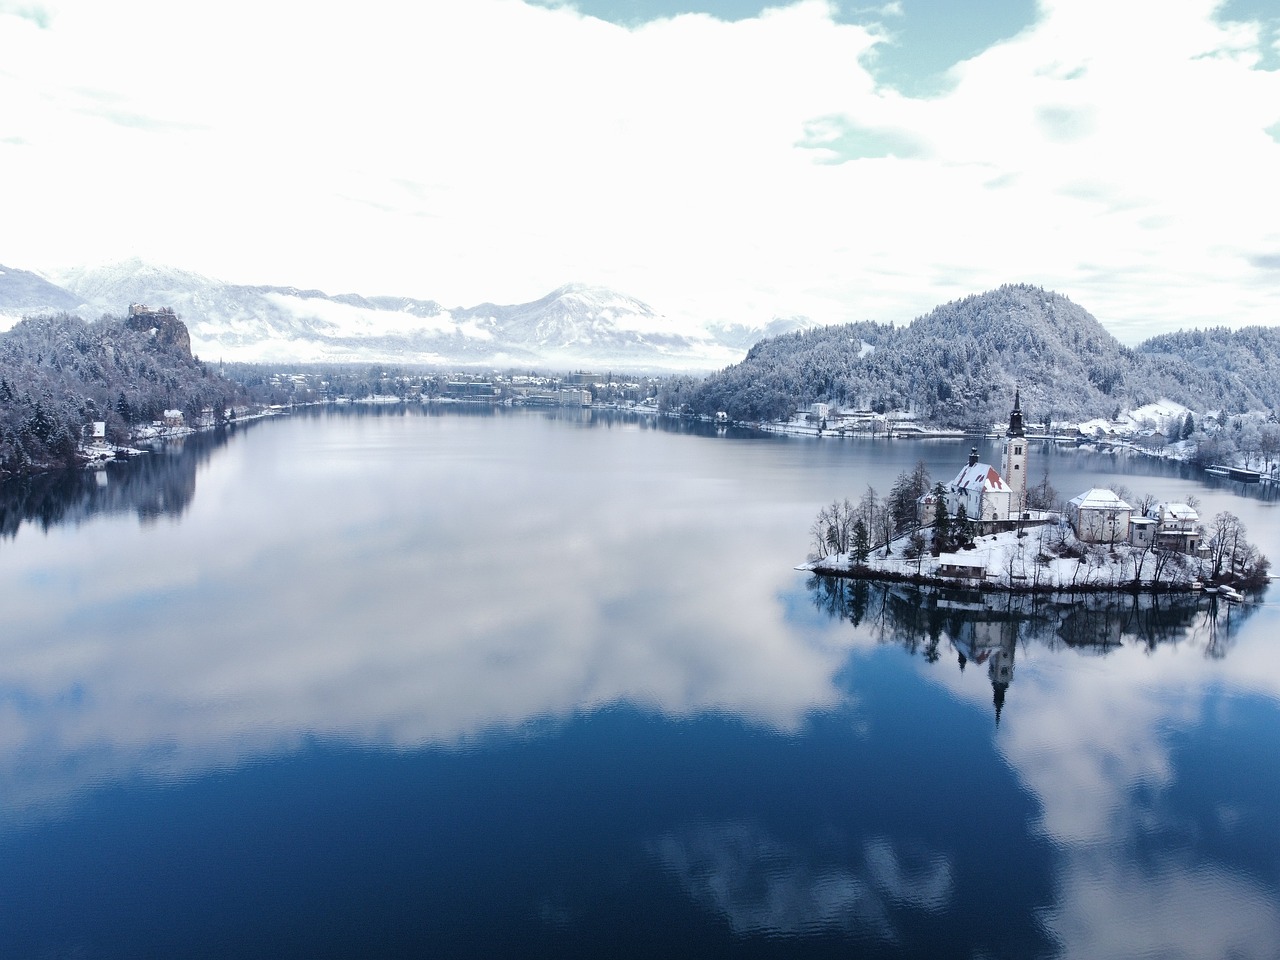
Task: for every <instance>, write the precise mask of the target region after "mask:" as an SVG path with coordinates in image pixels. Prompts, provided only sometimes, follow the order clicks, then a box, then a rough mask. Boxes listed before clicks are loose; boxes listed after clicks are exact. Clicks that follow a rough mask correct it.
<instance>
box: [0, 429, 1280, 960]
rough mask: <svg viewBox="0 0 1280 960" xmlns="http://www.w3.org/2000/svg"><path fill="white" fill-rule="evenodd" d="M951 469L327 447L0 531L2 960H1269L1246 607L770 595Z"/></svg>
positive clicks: (217, 439) (631, 449) (340, 437)
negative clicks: (879, 513)
mask: <svg viewBox="0 0 1280 960" xmlns="http://www.w3.org/2000/svg"><path fill="white" fill-rule="evenodd" d="M970 443H971V442H970V441H959V440H957V441H884V440H879V441H873V440H861V441H835V440H815V439H812V438H787V437H776V436H758V435H751V434H746V433H739V432H736V431H733V430H727V431H725V430H722V431H720V432H717V431H716V430H715V429H714V428H713V427H710V426H709V425H702V424H687V423H679V422H671V421H656V422H655V421H653V420H648V419H643V418H634V417H627V416H624V415H620V414H609V413H604V412H595V413H594V414H593V413H592V412H590V411H549V412H524V411H510V410H501V409H498V410H493V409H465V408H449V409H430V410H425V411H423V410H419V409H417V408H414V409H408V410H406V409H404V408H400V407H387V408H369V409H350V408H346V409H333V410H315V411H309V412H306V413H300V414H296V415H294V416H290V417H281V418H277V419H275V420H271V421H268V422H262V423H257V424H252V425H249V426H247V427H244V426H242V427H240V428H237V429H236V430H234V431H232V432H230V433H228V434H226V435H225V436H212V435H200V436H195V437H191V438H188V440H187V441H186V442H185V443H183V444H179V445H176V446H174V447H171V448H169V449H167V450H166V451H164V452H158V453H154V454H151V455H148V456H147V457H144V458H141V460H140V461H139V462H136V463H134V464H130V465H127V466H121V467H112V468H110V469H108V470H105V471H101V472H100V473H98V474H94V473H92V472H88V473H86V474H84V475H83V476H82V475H75V476H72V477H62V478H45V479H42V480H38V481H33V482H31V483H28V484H23V485H15V484H12V483H11V484H8V485H7V486H5V487H4V488H0V597H3V599H4V613H3V623H4V625H3V629H2V630H0V897H2V899H0V903H2V904H3V908H2V909H0V956H4V957H6V958H28V957H29V958H48V957H77V958H100V957H101V958H117V957H118V958H125V957H128V958H138V957H165V958H175V957H232V956H234V957H237V958H244V957H263V958H267V957H270V958H294V957H296V958H319V957H334V958H339V957H341V958H349V957H370V958H374V957H376V958H394V957H420V956H433V957H436V956H438V957H477V958H478V957H486V958H492V957H611V958H613V957H663V958H672V957H690V958H692V957H698V958H704V957H784V956H797V955H803V956H806V957H837V956H839V957H850V956H857V957H886V958H889V957H893V958H948V957H956V958H1005V957H1007V958H1029V957H1046V958H1048V957H1055V958H1056V957H1061V958H1077V957H1078V958H1107V957H1151V958H1157V957H1159V958H1167V957H1187V958H1220V957H1226V956H1232V957H1259V958H1261V957H1271V958H1274V957H1276V956H1277V954H1278V952H1280V947H1278V946H1277V945H1280V825H1278V824H1277V821H1276V816H1275V813H1276V810H1277V809H1280V777H1278V776H1277V773H1276V757H1277V756H1278V755H1280V655H1278V654H1280V647H1278V646H1277V644H1278V643H1280V639H1278V638H1280V629H1278V628H1280V607H1277V604H1276V591H1275V589H1274V588H1272V589H1271V590H1270V591H1269V592H1268V593H1267V594H1264V595H1263V596H1262V597H1261V598H1254V601H1253V602H1251V603H1247V604H1243V605H1238V606H1236V605H1226V604H1222V605H1218V604H1217V603H1216V602H1214V601H1211V600H1209V599H1207V598H1205V599H1199V598H1188V597H1161V598H1159V599H1158V600H1152V599H1151V598H1141V599H1137V600H1135V599H1134V598H1133V597H1113V596H1096V597H1090V598H1088V601H1087V602H1086V601H1084V600H1081V601H1079V602H1073V601H1072V600H1071V599H1070V598H1053V599H1042V600H1040V601H1037V602H1032V601H1030V600H1017V601H1015V600H1013V599H1010V598H1007V597H1006V598H999V597H997V598H994V599H993V598H991V597H986V598H983V597H977V596H971V595H966V594H963V593H956V594H946V595H942V594H933V593H919V592H912V591H910V590H908V589H905V588H894V589H883V588H880V587H877V586H874V585H870V584H866V583H861V584H854V583H849V582H831V581H823V580H819V579H816V578H812V577H810V576H809V575H807V574H806V573H804V572H800V571H796V570H795V569H793V567H794V565H795V564H797V563H799V562H801V561H803V560H804V559H805V556H806V554H807V553H808V551H809V549H810V547H809V543H808V527H809V524H810V522H811V521H812V519H813V517H814V515H815V514H816V512H817V510H818V508H819V506H821V505H822V504H823V503H824V502H830V501H831V499H832V498H835V497H845V496H848V497H850V498H851V499H853V500H855V501H856V500H857V498H858V497H860V496H861V494H862V492H863V491H864V490H865V489H866V487H867V486H868V484H870V485H873V486H874V487H875V488H876V490H877V491H879V492H880V493H881V494H884V493H886V492H887V491H888V488H889V486H890V485H891V484H892V482H893V480H894V478H895V477H896V475H897V474H898V473H899V472H900V471H902V470H904V469H907V468H909V467H910V466H911V465H912V464H914V463H915V462H916V460H918V459H924V460H925V461H926V462H927V464H928V465H929V467H930V470H931V472H932V474H933V477H934V479H935V480H938V479H942V480H946V479H949V478H950V477H951V476H953V475H954V474H955V473H956V472H957V471H958V470H959V468H960V466H961V465H963V463H964V462H965V458H966V456H967V453H968V449H969V446H970ZM981 449H982V453H983V455H984V458H985V459H987V460H988V461H989V462H995V463H998V462H999V456H998V447H997V445H996V444H995V442H993V441H989V442H984V443H982V444H981ZM1046 464H1047V465H1048V470H1049V476H1050V481H1051V482H1052V484H1053V485H1054V486H1055V487H1056V488H1057V489H1058V490H1059V491H1060V492H1061V493H1062V494H1063V495H1064V496H1066V497H1070V496H1073V495H1074V494H1075V493H1078V492H1082V491H1083V490H1085V489H1086V488H1088V487H1090V486H1094V485H1103V484H1109V483H1111V482H1114V481H1115V480H1117V479H1118V480H1119V481H1120V482H1123V483H1124V484H1125V485H1126V486H1127V487H1128V488H1129V489H1130V490H1132V491H1134V492H1135V493H1142V492H1146V491H1151V492H1153V493H1155V494H1156V495H1157V496H1158V497H1160V498H1161V499H1184V498H1185V497H1187V496H1188V495H1194V496H1196V497H1198V498H1199V500H1200V503H1201V513H1202V516H1203V517H1204V518H1205V519H1206V520H1209V519H1210V518H1211V517H1212V516H1213V515H1214V514H1215V513H1216V512H1218V511H1220V510H1224V509H1225V510H1231V511H1232V512H1234V513H1236V514H1237V515H1239V516H1240V517H1241V519H1242V520H1243V521H1244V523H1245V525H1246V527H1247V529H1248V533H1249V538H1250V539H1251V540H1253V541H1254V542H1256V543H1257V544H1258V545H1259V547H1260V548H1261V549H1262V551H1263V552H1264V553H1266V554H1267V555H1268V556H1269V557H1271V558H1272V559H1273V560H1275V561H1280V524H1278V523H1277V522H1276V520H1277V513H1276V510H1277V507H1276V504H1275V503H1274V502H1273V501H1269V500H1267V499H1264V498H1263V497H1262V496H1261V494H1262V491H1259V490H1257V489H1256V488H1255V489H1252V490H1249V489H1245V488H1242V487H1240V486H1239V485H1232V484H1228V483H1224V482H1222V481H1215V482H1213V483H1210V482H1208V481H1210V480H1211V479H1212V478H1208V477H1205V476H1203V475H1202V474H1200V473H1198V472H1197V471H1194V470H1192V469H1190V468H1188V467H1185V466H1182V465H1179V464H1173V463H1165V462H1161V461H1155V460H1149V459H1143V458H1136V457H1116V456H1110V455H1103V454H1089V453H1083V452H1076V451H1062V450H1041V449H1039V448H1033V452H1032V457H1031V460H1030V463H1029V466H1028V477H1029V479H1030V480H1031V481H1032V482H1036V481H1038V480H1039V478H1040V477H1041V476H1042V474H1043V472H1044V469H1045V465H1046ZM1117 475H1119V476H1117Z"/></svg>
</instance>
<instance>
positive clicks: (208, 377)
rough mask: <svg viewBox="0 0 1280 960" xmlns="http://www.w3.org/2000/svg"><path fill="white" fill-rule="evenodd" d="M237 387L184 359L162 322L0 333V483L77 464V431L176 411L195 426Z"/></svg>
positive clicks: (27, 326)
mask: <svg viewBox="0 0 1280 960" xmlns="http://www.w3.org/2000/svg"><path fill="white" fill-rule="evenodd" d="M240 394H241V391H240V388H239V387H238V386H237V385H236V384H234V383H232V382H230V381H229V380H226V379H224V378H222V377H220V376H218V375H217V374H216V373H215V372H213V371H210V370H209V368H208V367H207V366H206V365H205V364H203V363H201V362H200V361H199V360H198V359H196V358H195V357H193V356H192V355H191V341H190V338H189V336H188V334H187V329H186V326H185V325H184V324H183V323H182V321H180V320H178V319H177V318H176V317H173V316H172V314H170V315H169V316H168V317H159V318H156V317H154V316H153V317H142V318H137V317H135V318H123V317H103V318H102V319H101V320H98V321H95V322H93V323H86V322H85V321H84V320H82V319H80V318H79V317H74V316H70V315H68V314H61V315H58V316H43V317H31V318H28V319H25V320H22V321H20V322H19V323H18V324H16V325H15V326H14V327H13V328H12V329H10V330H9V331H7V332H5V333H0V477H5V476H10V475H13V474H18V473H25V472H28V471H31V470H33V469H40V468H43V467H50V466H69V465H71V464H73V463H74V462H75V459H76V446H77V442H78V440H79V438H80V435H81V428H82V427H83V426H84V425H85V424H87V423H91V422H93V421H95V420H102V421H105V422H106V424H107V435H108V437H109V438H111V439H113V440H121V441H122V440H124V439H125V436H126V434H127V430H128V427H129V426H130V425H131V424H134V423H149V422H150V421H152V420H156V419H159V418H160V417H161V415H162V414H163V412H164V411H165V410H166V409H179V410H182V411H183V413H184V415H185V417H186V418H187V420H188V421H189V422H195V420H196V419H197V418H198V417H199V416H200V414H201V412H202V411H203V410H204V408H206V407H211V408H213V409H214V410H215V411H221V410H223V409H225V408H227V407H229V406H230V405H232V403H233V402H235V401H236V400H237V399H238V398H239V396H240Z"/></svg>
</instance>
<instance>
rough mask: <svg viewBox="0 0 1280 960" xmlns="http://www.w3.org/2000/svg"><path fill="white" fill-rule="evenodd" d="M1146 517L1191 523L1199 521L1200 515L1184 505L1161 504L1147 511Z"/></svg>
mask: <svg viewBox="0 0 1280 960" xmlns="http://www.w3.org/2000/svg"><path fill="white" fill-rule="evenodd" d="M1147 516H1149V517H1151V518H1152V519H1155V520H1185V521H1188V522H1191V523H1194V522H1195V521H1197V520H1199V519H1200V514H1199V513H1197V512H1196V510H1195V509H1194V508H1192V507H1190V506H1188V505H1187V504H1185V503H1161V504H1157V505H1156V506H1154V507H1152V508H1151V509H1150V510H1148V511H1147Z"/></svg>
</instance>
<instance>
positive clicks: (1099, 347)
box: [664, 285, 1280, 427]
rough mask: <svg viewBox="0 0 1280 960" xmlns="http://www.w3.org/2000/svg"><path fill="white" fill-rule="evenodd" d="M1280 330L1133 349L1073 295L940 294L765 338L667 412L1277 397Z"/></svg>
mask: <svg viewBox="0 0 1280 960" xmlns="http://www.w3.org/2000/svg"><path fill="white" fill-rule="evenodd" d="M1277 360H1280V333H1278V332H1277V331H1275V330H1270V329H1263V328H1256V327H1255V328H1250V329H1247V330H1240V331H1236V332H1232V331H1229V330H1226V329H1215V330H1209V331H1205V332H1199V331H1197V332H1193V333H1189V334H1188V333H1179V334H1170V335H1167V336H1163V337H1157V338H1155V339H1153V340H1151V341H1148V342H1147V343H1145V344H1143V345H1142V346H1140V347H1137V348H1134V349H1130V348H1128V347H1125V346H1123V345H1122V344H1121V343H1120V342H1119V341H1118V340H1116V338H1115V337H1113V336H1112V335H1111V334H1110V333H1108V332H1107V331H1106V329H1104V328H1103V326H1102V325H1101V324H1100V323H1099V322H1098V321H1097V320H1096V319H1094V318H1093V316H1091V315H1090V314H1089V313H1088V311H1086V310H1084V309H1083V308H1082V307H1080V306H1078V305H1077V304H1074V303H1072V302H1071V301H1070V300H1069V299H1067V298H1066V297H1064V296H1062V295H1060V294H1056V293H1052V292H1049V291H1045V290H1043V289H1041V288H1039V287H1032V286H1021V285H1019V286H1004V287H1000V288H999V289H998V290H992V291H989V292H987V293H983V294H978V295H975V296H971V297H966V298H964V299H963V300H958V301H954V302H952V303H947V304H943V305H942V306H940V307H937V308H936V309H934V310H933V311H932V312H931V313H929V314H927V315H926V316H923V317H919V318H918V319H916V320H915V321H913V322H912V323H911V324H910V325H909V326H906V327H895V326H893V325H890V324H878V323H857V324H845V325H841V326H833V327H819V328H814V329H810V330H806V331H803V332H800V333H793V334H788V335H785V336H781V337H775V338H773V339H770V340H764V341H761V342H760V343H758V344H757V345H756V346H755V347H753V348H752V349H751V351H750V352H749V353H748V354H747V356H746V358H745V359H744V360H743V361H742V362H741V363H738V364H735V365H734V366H732V367H728V368H726V369H725V370H722V371H720V372H719V373H717V374H713V375H712V376H710V377H708V378H706V379H705V380H703V381H701V382H695V381H693V380H692V379H688V378H685V379H680V380H676V381H673V382H672V384H671V386H670V388H669V390H668V392H667V395H666V397H665V398H664V399H665V401H666V403H667V404H668V406H669V407H671V408H673V409H674V408H679V407H682V406H685V405H687V406H688V408H689V409H691V410H692V411H693V412H695V413H702V414H713V413H715V412H716V411H720V410H723V411H725V412H726V413H728V414H729V416H730V417H731V418H733V419H735V420H767V419H773V418H776V417H780V416H785V415H787V414H788V413H789V412H791V411H792V410H794V409H797V408H802V407H804V406H805V405H807V404H809V403H813V402H818V401H821V402H830V403H837V404H840V405H847V406H857V407H863V408H866V407H870V408H874V409H877V410H884V409H909V408H914V409H915V411H916V413H917V414H918V415H919V416H920V417H922V418H924V419H926V420H929V421H932V422H936V423H938V424H940V425H945V426H953V427H979V426H987V425H989V424H991V423H993V422H995V421H997V420H1000V419H1002V418H1004V417H1007V416H1008V412H1009V400H1010V398H1011V397H1012V395H1013V391H1014V387H1015V385H1017V386H1020V387H1021V390H1022V405H1023V409H1024V410H1025V411H1026V413H1027V416H1028V417H1029V418H1030V419H1032V420H1036V421H1038V420H1041V419H1043V418H1044V417H1046V416H1047V417H1050V418H1052V419H1054V420H1064V419H1077V418H1088V417H1094V416H1109V415H1112V414H1114V413H1115V412H1116V411H1117V410H1123V409H1126V408H1130V407H1137V406H1141V405H1142V404H1144V403H1148V402H1151V401H1154V400H1158V399H1160V398H1162V397H1167V398H1169V399H1171V400H1175V401H1178V402H1180V403H1183V404H1185V405H1186V406H1188V407H1190V408H1192V409H1195V410H1212V409H1226V410H1230V411H1240V410H1245V409H1260V408H1272V409H1275V408H1277V407H1280V384H1278V383H1277V381H1276V379H1275V378H1274V377H1267V376H1264V375H1263V373H1262V371H1265V370H1266V369H1267V368H1268V366H1269V365H1270V369H1272V370H1274V369H1276V368H1275V366H1274V364H1275V363H1276V361H1277Z"/></svg>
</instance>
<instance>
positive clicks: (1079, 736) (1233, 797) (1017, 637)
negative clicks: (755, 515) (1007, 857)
mask: <svg viewBox="0 0 1280 960" xmlns="http://www.w3.org/2000/svg"><path fill="white" fill-rule="evenodd" d="M807 587H808V589H809V593H810V598H811V600H812V602H813V603H814V605H815V606H816V607H817V608H818V609H820V610H822V611H823V612H825V613H826V614H827V615H829V616H830V617H832V618H834V619H838V620H842V621H844V622H846V623H848V624H850V625H852V626H853V627H854V628H855V629H856V632H857V634H858V635H859V636H860V637H864V638H868V639H873V640H874V641H876V642H878V643H881V644H889V645H894V646H899V647H901V648H903V649H905V650H906V651H908V652H910V653H911V654H913V655H917V656H918V657H919V661H920V662H923V663H924V664H927V665H928V667H927V669H926V670H925V671H924V674H925V675H926V676H929V677H931V678H933V679H934V680H935V681H936V682H939V683H941V684H943V685H944V686H946V687H947V688H948V689H950V690H952V691H953V692H955V693H956V694H957V695H959V696H962V697H963V698H965V699H966V700H968V701H969V702H971V703H974V704H975V705H976V704H980V703H981V702H982V698H983V695H984V693H985V694H986V695H987V696H988V697H989V699H987V709H988V710H990V711H991V714H993V715H994V721H995V724H996V725H999V729H998V730H996V731H995V733H994V740H993V743H994V745H995V746H996V748H997V750H999V752H1000V754H1001V757H1002V759H1003V760H1004V761H1005V762H1006V763H1008V764H1009V766H1010V768H1011V769H1012V770H1013V771H1014V772H1015V774H1016V775H1017V777H1018V779H1019V781H1020V782H1021V783H1022V785H1023V786H1025V787H1026V788H1027V789H1028V791H1029V792H1030V793H1031V795H1033V796H1034V797H1035V798H1036V801H1037V803H1038V805H1039V808H1040V813H1039V816H1038V818H1036V819H1035V820H1034V821H1033V823H1032V834H1033V835H1039V836H1043V837H1044V838H1045V839H1047V840H1048V841H1050V842H1051V843H1052V846H1053V850H1054V852H1055V853H1054V857H1053V861H1054V864H1053V867H1054V898H1053V899H1054V903H1053V904H1052V905H1049V904H1046V905H1045V906H1044V907H1042V908H1041V909H1040V910H1039V911H1038V913H1039V915H1040V918H1041V922H1042V924H1043V929H1044V931H1045V933H1046V934H1048V937H1049V941H1050V942H1051V943H1056V944H1057V946H1058V947H1059V948H1060V949H1059V950H1057V951H1050V952H1051V953H1053V955H1058V956H1067V957H1082V958H1083V957H1130V956H1137V957H1147V956H1151V957H1157V956H1160V957H1163V956H1173V957H1206V958H1207V957H1224V956H1241V957H1266V956H1271V955H1274V951H1275V950H1276V945H1277V944H1280V861H1278V860H1277V856H1276V855H1277V853H1278V852H1280V835H1278V831H1277V828H1276V825H1275V822H1274V817H1273V816H1272V813H1271V812H1270V811H1273V810H1274V809H1275V803H1276V802H1277V800H1278V799H1280V788H1278V785H1277V778H1276V777H1275V776H1274V772H1273V765H1272V764H1273V762H1272V761H1269V760H1267V759H1265V758H1267V757H1273V756H1274V755H1275V749H1276V747H1277V745H1278V739H1280V738H1278V737H1277V706H1278V705H1277V698H1278V695H1280V687H1278V686H1277V674H1278V671H1277V668H1276V665H1275V661H1276V658H1275V651H1274V637H1275V636H1276V626H1277V621H1278V618H1277V617H1276V613H1275V608H1274V606H1268V607H1259V606H1255V605H1247V604H1246V605H1236V604H1230V603H1226V602H1220V601H1218V600H1217V599H1216V598H1212V597H1198V596H1187V595H1180V594H1170V595H1156V596H1153V595H1150V594H1141V595H1124V594H1089V595H1080V596H1078V597H1071V596H1065V595H1055V596H1047V597H1046V596H1031V595H1025V594H1024V595H1015V594H1009V593H988V592H971V591H947V590H930V589H916V588H912V587H904V586H898V585H894V586H888V587H886V586H879V585H875V584H871V583H867V582H865V581H850V580H845V579H834V578H825V577H810V578H809V580H808V583H807ZM1258 614H1261V616H1260V617H1259V618H1258V620H1261V621H1263V622H1262V623H1259V622H1258V620H1255V619H1254V618H1255V615H1258ZM1237 644H1239V647H1238V649H1237ZM1236 655H1238V656H1239V658H1240V659H1239V660H1237V661H1236V662H1234V663H1233V662H1232V657H1233V656H1236ZM975 667H977V668H978V670H979V671H980V677H981V679H982V682H980V683H977V684H975V683H973V682H972V680H973V677H972V674H973V673H974V668H975ZM966 671H968V674H969V676H966ZM966 681H969V682H966ZM1011 705H1016V709H1013V716H1012V717H1010V716H1009V711H1010V709H1011ZM1002 715H1003V721H1002Z"/></svg>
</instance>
